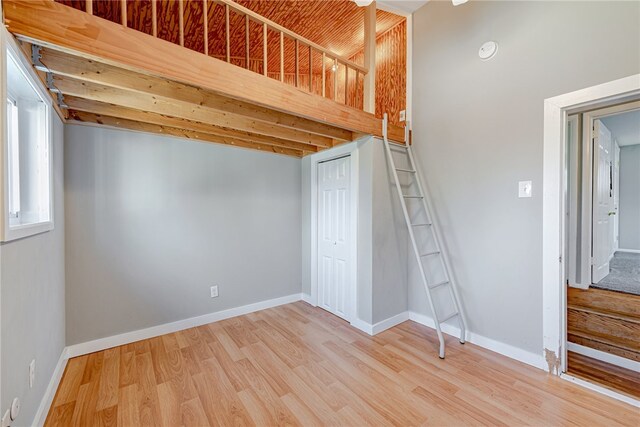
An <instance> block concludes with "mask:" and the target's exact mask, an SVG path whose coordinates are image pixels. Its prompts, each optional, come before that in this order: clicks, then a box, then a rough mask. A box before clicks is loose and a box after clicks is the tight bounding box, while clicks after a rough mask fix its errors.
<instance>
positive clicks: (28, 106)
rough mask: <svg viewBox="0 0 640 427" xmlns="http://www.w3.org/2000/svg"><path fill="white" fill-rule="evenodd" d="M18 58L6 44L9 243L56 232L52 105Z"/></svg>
mask: <svg viewBox="0 0 640 427" xmlns="http://www.w3.org/2000/svg"><path fill="white" fill-rule="evenodd" d="M19 55H20V54H19V53H17V50H14V48H13V46H11V45H10V44H9V45H8V46H7V49H6V52H5V61H4V63H5V66H6V74H5V75H6V102H5V109H6V111H5V126H4V128H5V138H4V152H5V154H6V155H5V156H4V157H5V164H4V170H5V175H4V202H5V203H4V210H5V212H4V230H3V231H4V238H3V239H2V240H4V241H7V240H13V239H18V238H22V237H27V236H30V235H33V234H36V233H41V232H43V231H48V230H51V229H52V228H53V218H52V188H51V105H50V104H49V100H48V98H47V95H46V93H45V92H44V91H43V90H42V89H41V88H40V86H38V85H39V82H37V81H36V78H35V76H34V75H33V73H32V70H31V69H29V68H28V67H27V66H26V65H25V63H24V62H23V61H22V59H23V58H22V57H21V56H19Z"/></svg>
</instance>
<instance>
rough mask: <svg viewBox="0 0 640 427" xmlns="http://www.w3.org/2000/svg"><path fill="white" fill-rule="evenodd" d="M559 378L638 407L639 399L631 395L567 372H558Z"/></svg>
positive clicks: (639, 405)
mask: <svg viewBox="0 0 640 427" xmlns="http://www.w3.org/2000/svg"><path fill="white" fill-rule="evenodd" d="M560 378H562V379H563V380H567V381H570V382H572V383H575V384H578V385H579V386H582V387H584V388H588V389H589V390H593V391H595V392H597V393H600V394H603V395H605V396H609V397H611V398H613V399H616V400H619V401H621V402H624V403H628V404H629V405H631V406H635V407H636V408H640V400H638V399H634V398H633V397H630V396H627V395H626V394H622V393H618V392H616V391H613V390H611V389H609V388H606V387H602V386H601V385H598V384H595V383H592V382H590V381H585V380H583V379H581V378H577V377H574V376H573V375H571V374H567V373H562V374H560Z"/></svg>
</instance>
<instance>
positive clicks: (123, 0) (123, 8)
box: [120, 0, 127, 27]
mask: <svg viewBox="0 0 640 427" xmlns="http://www.w3.org/2000/svg"><path fill="white" fill-rule="evenodd" d="M120 15H121V16H120V17H121V18H122V25H124V26H125V27H126V26H127V0H120Z"/></svg>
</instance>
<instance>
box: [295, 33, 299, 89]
mask: <svg viewBox="0 0 640 427" xmlns="http://www.w3.org/2000/svg"><path fill="white" fill-rule="evenodd" d="M295 42H296V52H295V55H296V57H295V64H296V80H295V84H296V87H298V86H300V60H299V59H300V57H299V55H300V42H298V39H296V40H295Z"/></svg>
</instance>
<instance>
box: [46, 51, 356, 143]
mask: <svg viewBox="0 0 640 427" xmlns="http://www.w3.org/2000/svg"><path fill="white" fill-rule="evenodd" d="M41 53H42V60H41V61H42V63H43V64H45V66H46V67H47V68H48V69H49V70H50V71H51V72H53V73H55V74H58V75H63V76H67V77H72V78H74V79H78V80H83V81H88V82H92V83H98V84H101V85H105V86H111V87H115V88H119V89H127V90H131V91H134V92H140V93H147V94H154V95H160V96H164V97H167V98H172V99H177V100H180V101H185V102H191V103H194V104H198V105H202V106H205V107H208V108H212V109H214V110H218V111H222V112H226V113H228V114H235V115H238V116H244V117H248V118H251V119H254V120H259V121H262V122H266V123H272V124H274V125H278V126H282V127H286V128H289V129H295V130H300V131H303V132H308V133H312V134H315V135H320V136H324V137H327V138H331V139H335V140H338V141H353V133H352V132H350V131H348V130H344V129H340V128H337V127H335V126H329V125H326V124H323V123H318V122H315V121H313V120H309V119H303V118H300V117H296V116H294V115H291V114H286V113H281V112H279V111H274V110H270V109H268V108H264V107H258V106H256V105H252V104H249V103H246V102H242V101H238V100H235V99H232V98H227V97H223V96H220V95H216V94H214V93H212V92H209V91H206V90H204V89H201V88H197V87H194V86H189V85H185V84H182V83H178V82H174V81H171V80H167V79H163V78H159V77H152V76H148V75H144V74H140V73H134V72H132V71H129V70H125V69H122V68H118V67H114V66H111V65H107V64H103V63H99V62H96V61H91V60H86V59H83V58H80V57H77V56H72V55H68V54H65V53H62V52H57V51H55V50H51V49H42V52H41Z"/></svg>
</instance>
